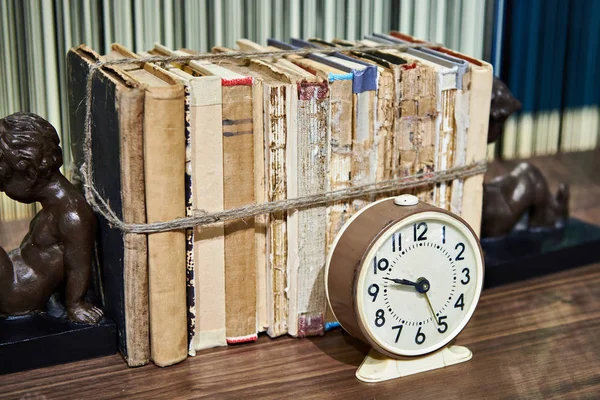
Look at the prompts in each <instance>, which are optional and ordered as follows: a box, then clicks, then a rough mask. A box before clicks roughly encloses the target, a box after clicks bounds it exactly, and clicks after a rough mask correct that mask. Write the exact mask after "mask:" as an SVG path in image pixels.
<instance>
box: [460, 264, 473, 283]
mask: <svg viewBox="0 0 600 400" xmlns="http://www.w3.org/2000/svg"><path fill="white" fill-rule="evenodd" d="M462 272H463V274H465V278H464V279H461V280H460V283H462V284H463V285H466V284H467V283H469V282H471V277H470V276H469V268H463V270H462Z"/></svg>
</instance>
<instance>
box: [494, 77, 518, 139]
mask: <svg viewBox="0 0 600 400" xmlns="http://www.w3.org/2000/svg"><path fill="white" fill-rule="evenodd" d="M520 109H521V102H520V101H519V100H517V99H516V98H515V97H514V96H513V95H512V93H511V91H510V89H509V88H508V86H506V85H505V84H504V82H502V81H501V80H500V79H498V78H494V83H493V86H492V104H491V106H490V123H489V129H488V143H493V142H495V141H496V140H498V138H499V137H500V136H501V135H502V132H503V130H504V123H505V122H506V120H507V119H508V117H510V116H511V115H512V114H513V113H515V112H517V111H519V110H520Z"/></svg>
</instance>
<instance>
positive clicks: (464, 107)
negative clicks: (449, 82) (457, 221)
mask: <svg viewBox="0 0 600 400" xmlns="http://www.w3.org/2000/svg"><path fill="white" fill-rule="evenodd" d="M470 81H471V74H470V72H469V71H467V73H465V74H464V75H463V79H462V87H460V88H457V90H456V95H455V107H454V121H455V141H454V160H453V163H452V166H453V167H464V166H465V163H466V161H467V127H468V126H469V90H468V88H469V85H470ZM463 190H464V179H455V180H453V181H452V187H451V195H450V211H452V212H453V213H455V214H457V215H461V214H462V210H463V207H462V206H463Z"/></svg>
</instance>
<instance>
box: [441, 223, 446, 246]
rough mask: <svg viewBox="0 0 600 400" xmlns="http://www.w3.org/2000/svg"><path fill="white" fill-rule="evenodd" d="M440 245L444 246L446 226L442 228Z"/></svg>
mask: <svg viewBox="0 0 600 400" xmlns="http://www.w3.org/2000/svg"><path fill="white" fill-rule="evenodd" d="M442 244H446V226H445V225H444V226H442Z"/></svg>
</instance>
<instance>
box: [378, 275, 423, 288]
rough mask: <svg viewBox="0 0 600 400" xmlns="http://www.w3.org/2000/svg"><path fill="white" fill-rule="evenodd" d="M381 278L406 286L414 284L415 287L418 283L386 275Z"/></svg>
mask: <svg viewBox="0 0 600 400" xmlns="http://www.w3.org/2000/svg"><path fill="white" fill-rule="evenodd" d="M383 279H387V280H388V281H392V282H394V283H397V284H398V285H406V286H414V287H417V285H418V284H417V283H416V282H413V281H409V280H408V279H397V278H388V277H387V276H384V277H383Z"/></svg>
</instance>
